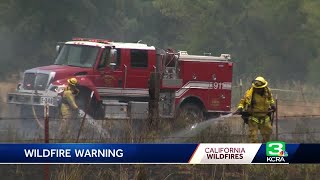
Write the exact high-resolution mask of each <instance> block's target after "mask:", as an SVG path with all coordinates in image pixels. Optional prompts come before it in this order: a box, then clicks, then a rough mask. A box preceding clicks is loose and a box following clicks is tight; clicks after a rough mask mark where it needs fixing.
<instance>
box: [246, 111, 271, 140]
mask: <svg viewBox="0 0 320 180" xmlns="http://www.w3.org/2000/svg"><path fill="white" fill-rule="evenodd" d="M248 125H249V139H250V142H251V143H258V131H259V130H260V133H261V136H262V143H265V142H268V141H269V140H270V136H271V134H272V126H271V122H270V117H269V116H265V117H259V118H257V117H253V116H251V117H249V122H248Z"/></svg>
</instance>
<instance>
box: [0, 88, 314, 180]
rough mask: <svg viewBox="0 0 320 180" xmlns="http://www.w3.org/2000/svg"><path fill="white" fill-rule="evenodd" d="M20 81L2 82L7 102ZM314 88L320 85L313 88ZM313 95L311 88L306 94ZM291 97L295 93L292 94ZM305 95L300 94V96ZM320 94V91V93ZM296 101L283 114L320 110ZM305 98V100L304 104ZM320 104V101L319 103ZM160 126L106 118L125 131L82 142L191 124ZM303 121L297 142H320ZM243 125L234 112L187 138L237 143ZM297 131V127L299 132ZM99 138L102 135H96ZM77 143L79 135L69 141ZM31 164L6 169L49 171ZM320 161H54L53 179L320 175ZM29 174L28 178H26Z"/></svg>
mask: <svg viewBox="0 0 320 180" xmlns="http://www.w3.org/2000/svg"><path fill="white" fill-rule="evenodd" d="M15 86H16V84H14V83H0V95H1V98H2V99H1V102H3V101H4V100H5V99H4V97H5V95H6V93H7V92H8V91H11V90H14V88H15ZM308 91H315V89H312V88H308ZM306 94H307V93H306ZM289 96H291V97H289ZM299 96H300V95H299ZM278 97H279V98H280V97H281V98H283V99H284V98H291V99H290V100H294V101H300V100H301V97H298V95H288V94H283V95H280V94H279V95H278ZM319 97H320V96H319ZM305 99H307V100H308V102H306V103H304V102H303V105H305V106H307V105H314V104H313V103H311V102H309V101H311V100H310V98H309V96H307V95H305ZM295 104H296V103H295V102H293V103H292V102H284V101H283V102H280V106H279V112H280V114H279V115H296V114H297V113H298V114H299V113H301V114H306V113H308V114H315V113H320V112H319V109H318V108H316V107H313V108H309V107H304V108H302V107H296V106H284V105H295ZM301 104H302V103H300V105H301ZM319 106H320V104H319ZM0 109H1V112H0V113H1V115H2V116H7V115H8V112H9V110H8V107H6V104H3V103H2V104H1V108H0ZM160 122H161V123H159V127H158V128H153V129H152V130H150V129H149V128H148V127H147V122H144V121H142V122H141V121H140V122H139V124H140V125H139V126H138V127H135V126H134V125H136V124H137V121H135V120H128V121H121V122H119V121H102V122H101V123H102V124H103V126H104V127H105V128H107V129H108V130H109V131H111V130H114V129H116V128H119V127H121V130H119V131H118V133H119V134H120V135H119V136H117V137H113V138H112V139H103V138H100V139H99V137H97V135H96V134H94V132H93V134H92V135H90V133H91V132H92V131H91V130H88V131H87V132H86V131H84V133H86V136H84V137H83V139H82V140H81V142H103V143H112V142H114V143H145V142H154V141H155V140H157V139H159V138H160V136H162V135H166V134H170V133H171V132H174V131H175V129H174V128H173V127H172V126H173V125H174V124H178V125H179V128H182V127H186V126H188V125H187V124H184V122H185V121H183V119H178V120H176V121H175V122H174V123H172V122H170V121H167V120H161V121H160ZM305 125H306V124H305V123H304V122H302V121H301V123H298V124H297V125H296V128H295V132H300V133H301V134H303V133H305V134H306V136H303V137H302V136H301V135H296V136H293V138H295V139H296V140H295V141H296V142H317V141H318V139H317V137H315V136H314V135H313V134H307V133H308V132H309V131H310V129H309V127H307V126H305ZM246 130H247V129H243V126H242V120H241V119H240V118H239V117H231V118H228V119H226V120H225V121H223V122H219V123H216V124H212V125H211V126H210V127H209V128H207V129H205V130H204V131H202V132H200V133H199V134H198V135H197V136H196V137H195V138H192V139H189V140H186V141H187V142H197V143H199V142H209V143H219V142H220V143H237V142H247V136H246V133H247V131H246ZM293 133H294V132H293ZM8 134H10V135H11V138H10V139H11V141H12V142H15V141H17V139H16V138H15V135H14V134H15V133H14V131H12V130H10V131H8ZM94 138H97V139H96V140H93V139H94ZM66 141H69V142H72V141H73V140H66ZM29 167H31V166H28V165H12V166H2V167H1V168H0V174H1V175H2V176H4V177H9V176H10V177H12V179H31V178H32V177H34V176H35V175H37V176H39V174H40V177H41V175H42V173H43V166H37V167H32V170H33V171H30V169H29ZM319 168H320V167H319V165H289V166H288V165H283V166H282V165H277V166H275V165H50V170H51V179H59V180H60V179H61V180H64V179H68V180H73V179H80V180H81V179H121V180H122V179H186V180H188V179H317V178H318V176H319V173H318V169H319ZM21 177H23V178H21Z"/></svg>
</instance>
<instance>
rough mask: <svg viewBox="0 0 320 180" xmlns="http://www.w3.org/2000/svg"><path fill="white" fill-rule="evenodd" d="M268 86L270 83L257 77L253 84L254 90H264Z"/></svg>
mask: <svg viewBox="0 0 320 180" xmlns="http://www.w3.org/2000/svg"><path fill="white" fill-rule="evenodd" d="M267 85H268V82H267V81H266V80H265V79H264V78H263V77H261V76H259V77H257V78H256V79H255V80H254V81H253V82H252V87H254V88H264V87H266V86H267Z"/></svg>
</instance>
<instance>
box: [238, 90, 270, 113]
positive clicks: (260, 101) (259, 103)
mask: <svg viewBox="0 0 320 180" xmlns="http://www.w3.org/2000/svg"><path fill="white" fill-rule="evenodd" d="M253 91H254V88H253V87H251V88H250V89H249V90H247V92H246V93H245V95H244V97H243V98H242V99H241V100H240V103H239V105H238V108H243V109H244V111H247V112H248V113H249V114H250V115H253V116H256V117H262V116H266V115H267V113H268V110H269V107H270V106H271V105H274V99H273V96H272V93H271V91H270V89H269V88H268V87H265V93H264V95H263V96H260V95H259V94H256V93H253ZM253 99H254V102H255V103H254V104H253ZM259 112H260V113H259Z"/></svg>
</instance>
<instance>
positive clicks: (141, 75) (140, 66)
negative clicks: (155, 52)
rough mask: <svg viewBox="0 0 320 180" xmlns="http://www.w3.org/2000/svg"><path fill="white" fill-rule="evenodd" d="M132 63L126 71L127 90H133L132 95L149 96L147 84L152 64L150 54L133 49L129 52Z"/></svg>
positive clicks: (142, 50) (146, 51)
mask: <svg viewBox="0 0 320 180" xmlns="http://www.w3.org/2000/svg"><path fill="white" fill-rule="evenodd" d="M129 57H130V62H129V64H128V65H127V70H126V73H125V74H126V84H125V87H124V88H125V89H131V90H132V91H131V93H133V94H135V95H137V96H148V90H147V88H148V87H147V84H148V79H149V76H150V69H152V68H153V67H152V63H151V61H149V52H148V50H144V49H131V50H130V51H129Z"/></svg>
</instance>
